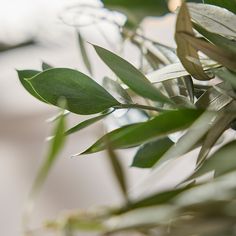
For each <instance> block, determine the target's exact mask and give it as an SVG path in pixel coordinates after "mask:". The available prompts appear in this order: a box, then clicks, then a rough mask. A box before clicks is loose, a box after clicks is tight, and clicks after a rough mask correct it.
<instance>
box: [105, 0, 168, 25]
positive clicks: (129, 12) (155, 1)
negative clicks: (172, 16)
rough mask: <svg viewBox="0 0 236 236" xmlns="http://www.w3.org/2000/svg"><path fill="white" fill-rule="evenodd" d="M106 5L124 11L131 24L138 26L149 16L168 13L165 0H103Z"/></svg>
mask: <svg viewBox="0 0 236 236" xmlns="http://www.w3.org/2000/svg"><path fill="white" fill-rule="evenodd" d="M102 2H103V3H104V6H105V7H107V8H110V9H112V10H116V11H119V12H122V13H124V14H125V15H126V16H127V17H128V25H129V26H137V25H138V24H139V23H140V22H141V21H142V20H143V18H145V17H147V16H158V15H164V14H166V13H168V12H169V11H168V7H167V2H166V1H165V0H146V1H145V2H144V1H143V0H135V1H134V0H131V1H127V0H102Z"/></svg>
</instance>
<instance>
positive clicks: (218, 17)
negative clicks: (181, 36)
mask: <svg viewBox="0 0 236 236" xmlns="http://www.w3.org/2000/svg"><path fill="white" fill-rule="evenodd" d="M220 1H221V0H220ZM227 1H228V2H230V1H233V0H227ZM221 2H223V0H222V1H221ZM188 8H189V11H190V14H191V18H192V19H193V20H194V21H195V22H196V23H197V24H199V25H201V26H202V27H203V28H205V29H206V30H208V31H210V32H212V33H216V34H220V35H223V36H226V37H229V38H235V37H236V29H235V25H236V15H235V14H233V13H232V12H230V11H227V10H225V9H224V8H221V7H217V6H213V5H208V4H196V3H188Z"/></svg>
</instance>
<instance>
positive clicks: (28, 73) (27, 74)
mask: <svg viewBox="0 0 236 236" xmlns="http://www.w3.org/2000/svg"><path fill="white" fill-rule="evenodd" d="M17 73H18V77H19V79H20V82H21V84H22V85H23V87H24V88H25V89H26V90H27V91H28V92H29V93H30V94H31V95H32V96H34V97H35V98H37V99H38V100H40V101H41V102H46V101H45V100H44V99H43V98H42V97H40V95H39V94H38V93H37V92H36V91H35V90H34V88H33V87H32V86H31V85H30V84H29V83H28V82H27V81H26V80H25V79H30V78H32V77H34V76H35V75H37V74H39V73H40V71H36V70H17ZM46 103H47V102H46Z"/></svg>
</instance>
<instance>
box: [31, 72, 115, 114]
mask: <svg viewBox="0 0 236 236" xmlns="http://www.w3.org/2000/svg"><path fill="white" fill-rule="evenodd" d="M28 81H29V83H30V84H31V85H32V86H33V88H34V89H35V90H36V91H37V93H38V94H39V95H40V96H41V97H43V98H44V99H45V100H46V101H47V102H49V103H51V104H53V105H55V106H58V99H60V98H62V97H63V98H65V99H66V101H67V108H66V109H67V110H69V111H71V112H74V113H77V114H82V115H89V114H94V113H98V112H102V111H104V110H106V109H108V108H110V107H113V106H118V105H119V102H118V101H117V100H116V99H115V98H113V97H112V96H111V95H110V94H109V93H108V92H107V91H106V90H105V89H104V88H103V87H102V86H100V85H99V84H97V83H96V82H95V81H93V80H92V79H91V78H89V77H88V76H86V75H85V74H82V73H81V72H79V71H76V70H72V69H65V68H55V69H50V70H46V71H44V72H42V73H40V74H37V75H36V76H34V77H33V78H32V79H30V80H28Z"/></svg>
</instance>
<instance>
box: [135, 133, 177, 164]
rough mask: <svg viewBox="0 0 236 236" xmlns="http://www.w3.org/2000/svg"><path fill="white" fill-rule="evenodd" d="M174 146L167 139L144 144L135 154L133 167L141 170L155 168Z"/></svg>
mask: <svg viewBox="0 0 236 236" xmlns="http://www.w3.org/2000/svg"><path fill="white" fill-rule="evenodd" d="M173 144H174V143H173V142H172V141H171V140H170V139H169V138H167V137H166V138H163V139H159V140H155V141H152V142H149V143H146V144H144V145H143V146H141V147H140V148H139V150H138V151H137V153H136V154H135V156H134V160H133V163H132V165H131V166H133V167H140V168H150V167H153V166H154V165H155V164H156V162H157V161H158V160H159V159H160V158H161V157H162V155H163V154H164V153H165V152H166V151H167V150H168V149H169V148H170V147H171V146H172V145H173Z"/></svg>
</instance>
